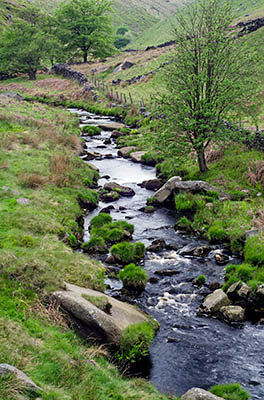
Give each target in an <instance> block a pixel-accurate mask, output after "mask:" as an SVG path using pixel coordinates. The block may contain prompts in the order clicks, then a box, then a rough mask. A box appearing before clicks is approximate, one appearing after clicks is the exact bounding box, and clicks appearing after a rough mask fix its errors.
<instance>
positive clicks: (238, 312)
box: [220, 306, 245, 322]
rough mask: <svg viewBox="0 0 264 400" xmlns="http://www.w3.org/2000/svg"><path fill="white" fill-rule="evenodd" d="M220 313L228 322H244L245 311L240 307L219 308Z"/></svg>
mask: <svg viewBox="0 0 264 400" xmlns="http://www.w3.org/2000/svg"><path fill="white" fill-rule="evenodd" d="M220 313H221V314H222V315H223V317H224V318H225V319H226V320H227V321H229V322H243V321H244V320H245V310H244V308H242V307H240V306H224V307H221V308H220Z"/></svg>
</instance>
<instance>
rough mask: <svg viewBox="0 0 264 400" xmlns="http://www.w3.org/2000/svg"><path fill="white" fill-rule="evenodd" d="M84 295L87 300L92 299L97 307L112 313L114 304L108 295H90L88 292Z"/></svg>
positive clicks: (91, 301)
mask: <svg viewBox="0 0 264 400" xmlns="http://www.w3.org/2000/svg"><path fill="white" fill-rule="evenodd" d="M82 297H83V298H84V299H85V300H88V301H90V303H92V304H93V305H94V306H95V307H97V308H99V309H100V310H102V311H104V312H105V313H107V314H110V312H111V308H112V304H111V303H110V302H109V301H108V299H107V297H106V296H90V295H88V294H83V295H82Z"/></svg>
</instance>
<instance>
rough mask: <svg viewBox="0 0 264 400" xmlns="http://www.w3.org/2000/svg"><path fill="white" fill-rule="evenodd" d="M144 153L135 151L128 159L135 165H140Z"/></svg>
mask: <svg viewBox="0 0 264 400" xmlns="http://www.w3.org/2000/svg"><path fill="white" fill-rule="evenodd" d="M146 153H147V152H146V151H135V152H133V153H130V156H129V157H130V158H131V160H132V161H134V162H136V163H140V162H142V156H144V154H146Z"/></svg>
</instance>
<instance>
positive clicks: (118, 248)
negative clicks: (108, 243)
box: [110, 242, 145, 265]
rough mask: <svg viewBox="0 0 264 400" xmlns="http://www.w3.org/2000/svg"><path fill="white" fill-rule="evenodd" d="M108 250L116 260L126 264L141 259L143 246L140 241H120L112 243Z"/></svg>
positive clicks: (143, 253) (143, 250)
mask: <svg viewBox="0 0 264 400" xmlns="http://www.w3.org/2000/svg"><path fill="white" fill-rule="evenodd" d="M110 252H111V254H112V256H113V257H114V258H115V260H116V262H118V263H120V264H124V265H126V264H130V263H132V262H136V261H139V260H141V259H142V258H143V257H144V255H145V246H144V244H143V243H140V242H138V243H128V242H122V243H117V244H115V245H113V246H112V247H111V249H110Z"/></svg>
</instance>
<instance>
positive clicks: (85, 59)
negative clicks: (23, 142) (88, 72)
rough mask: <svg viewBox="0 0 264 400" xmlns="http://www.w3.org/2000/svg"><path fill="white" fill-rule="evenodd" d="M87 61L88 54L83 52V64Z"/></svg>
mask: <svg viewBox="0 0 264 400" xmlns="http://www.w3.org/2000/svg"><path fill="white" fill-rule="evenodd" d="M87 59H88V52H87V51H84V52H83V62H84V63H87Z"/></svg>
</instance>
